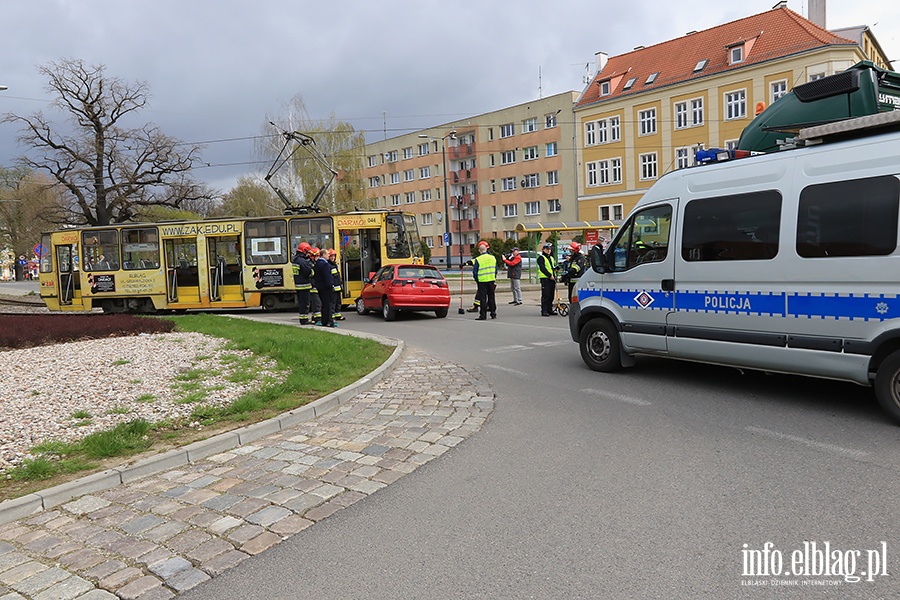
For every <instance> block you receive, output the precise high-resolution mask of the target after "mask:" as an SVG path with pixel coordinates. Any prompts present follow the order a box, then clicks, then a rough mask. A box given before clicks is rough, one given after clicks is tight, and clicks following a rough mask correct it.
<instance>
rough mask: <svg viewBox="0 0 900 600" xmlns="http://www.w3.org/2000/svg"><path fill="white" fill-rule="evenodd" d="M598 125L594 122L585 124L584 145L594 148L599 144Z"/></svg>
mask: <svg viewBox="0 0 900 600" xmlns="http://www.w3.org/2000/svg"><path fill="white" fill-rule="evenodd" d="M596 127H597V126H596V124H595V123H594V122H593V121H590V122H588V123H585V124H584V145H585V146H593V145H594V144H596V143H597V135H596V133H595V131H596Z"/></svg>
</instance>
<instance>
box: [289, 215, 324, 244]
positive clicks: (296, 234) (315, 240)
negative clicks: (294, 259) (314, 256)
mask: <svg viewBox="0 0 900 600" xmlns="http://www.w3.org/2000/svg"><path fill="white" fill-rule="evenodd" d="M300 242H306V243H308V244H309V245H310V246H314V247H316V248H318V249H319V250H328V249H331V248H334V227H333V225H332V222H331V217H308V218H303V217H301V218H295V219H291V248H296V247H297V244H299V243H300Z"/></svg>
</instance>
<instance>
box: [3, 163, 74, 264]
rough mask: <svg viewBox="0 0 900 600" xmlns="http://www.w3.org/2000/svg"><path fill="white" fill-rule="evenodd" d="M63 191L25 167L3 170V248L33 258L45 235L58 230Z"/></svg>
mask: <svg viewBox="0 0 900 600" xmlns="http://www.w3.org/2000/svg"><path fill="white" fill-rule="evenodd" d="M59 191H60V190H59V188H58V187H56V186H54V185H53V183H52V182H51V181H48V180H47V179H46V178H44V177H42V176H41V175H39V174H34V173H31V172H30V171H28V169H25V168H23V167H18V168H14V169H5V168H3V167H0V247H3V246H9V247H10V248H11V249H12V250H13V252H15V255H16V256H21V255H24V256H27V257H31V255H32V249H33V248H34V246H35V244H37V243H38V242H40V241H41V233H42V232H44V231H49V230H51V229H56V221H57V220H59V217H60V210H61V209H60V205H61V203H60V197H59V196H60V194H59Z"/></svg>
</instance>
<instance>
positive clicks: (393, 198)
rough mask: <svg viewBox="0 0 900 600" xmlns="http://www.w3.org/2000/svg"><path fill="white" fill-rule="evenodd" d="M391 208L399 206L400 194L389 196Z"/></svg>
mask: <svg viewBox="0 0 900 600" xmlns="http://www.w3.org/2000/svg"><path fill="white" fill-rule="evenodd" d="M391 206H400V194H391Z"/></svg>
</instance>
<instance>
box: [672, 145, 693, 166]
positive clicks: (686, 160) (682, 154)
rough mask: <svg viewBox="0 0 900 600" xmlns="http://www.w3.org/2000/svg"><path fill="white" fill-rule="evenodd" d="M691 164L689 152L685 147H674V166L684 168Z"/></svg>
mask: <svg viewBox="0 0 900 600" xmlns="http://www.w3.org/2000/svg"><path fill="white" fill-rule="evenodd" d="M689 166H691V153H690V150H688V149H687V148H675V168H676V169H686V168H687V167H689Z"/></svg>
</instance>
